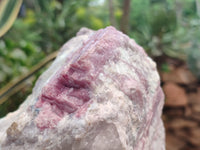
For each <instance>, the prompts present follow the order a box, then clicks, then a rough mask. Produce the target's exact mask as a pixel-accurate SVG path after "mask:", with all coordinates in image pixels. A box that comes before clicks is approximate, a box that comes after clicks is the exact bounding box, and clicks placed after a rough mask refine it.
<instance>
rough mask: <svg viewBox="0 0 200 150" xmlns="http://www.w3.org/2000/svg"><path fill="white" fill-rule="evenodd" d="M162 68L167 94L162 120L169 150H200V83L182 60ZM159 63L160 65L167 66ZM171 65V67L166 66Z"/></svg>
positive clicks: (161, 72) (160, 70) (162, 83)
mask: <svg viewBox="0 0 200 150" xmlns="http://www.w3.org/2000/svg"><path fill="white" fill-rule="evenodd" d="M162 61H165V66H167V68H166V67H165V68H163V65H159V66H158V68H159V73H160V76H161V81H162V82H161V85H162V87H163V91H164V93H165V106H164V109H163V115H162V118H163V120H164V125H165V130H166V149H167V150H200V82H199V80H197V78H196V77H195V76H194V75H193V74H192V73H191V72H190V71H189V69H188V67H187V65H186V64H185V63H184V62H182V61H179V60H175V59H169V58H167V59H165V60H162ZM162 61H161V60H159V59H157V60H156V62H157V64H163V62H162ZM166 62H167V63H166Z"/></svg>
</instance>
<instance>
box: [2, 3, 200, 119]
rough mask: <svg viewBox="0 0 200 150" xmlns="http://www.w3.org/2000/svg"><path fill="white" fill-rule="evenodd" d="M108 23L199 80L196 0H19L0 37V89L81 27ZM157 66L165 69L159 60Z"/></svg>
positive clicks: (22, 93) (14, 102)
mask: <svg viewBox="0 0 200 150" xmlns="http://www.w3.org/2000/svg"><path fill="white" fill-rule="evenodd" d="M108 25H113V26H115V27H116V28H117V29H119V30H121V31H123V32H124V33H126V34H128V35H129V36H130V37H132V38H134V39H135V40H136V41H137V42H138V43H139V44H140V45H142V46H143V47H144V48H145V49H146V51H147V53H148V54H149V55H150V56H151V57H152V58H157V57H161V56H165V57H173V58H176V59H181V60H183V61H185V62H186V63H187V64H188V66H189V68H190V69H191V70H192V72H193V73H194V74H195V75H196V76H197V77H198V78H199V79H200V71H199V70H200V59H199V58H200V50H199V49H200V1H199V0H81V1H75V0H34V1H29V0H24V1H23V5H22V7H21V10H20V13H19V15H18V18H17V19H16V21H15V22H14V25H13V27H12V28H11V29H10V30H9V31H8V32H7V33H6V34H5V35H4V36H3V37H2V38H1V39H0V89H1V90H2V89H3V88H4V87H5V85H6V84H8V83H9V82H13V81H14V80H17V79H18V78H19V77H20V76H21V75H23V74H26V73H28V72H29V71H30V70H31V68H33V66H35V65H37V64H40V62H41V61H42V60H43V59H44V58H45V57H46V56H47V55H49V54H51V53H53V52H54V51H56V50H58V49H59V48H60V47H61V46H62V45H63V44H64V43H65V42H66V41H67V40H69V39H70V38H71V37H73V36H75V34H76V32H77V31H78V30H79V29H80V28H81V27H88V28H91V29H94V30H97V29H100V28H104V27H106V26H108ZM161 66H162V68H163V69H164V70H165V71H167V68H168V66H167V65H165V63H163V64H161ZM44 69H45V68H44ZM44 69H43V70H44ZM43 70H40V71H39V72H37V73H35V74H34V76H32V77H31V78H30V79H29V80H27V81H26V82H25V83H23V86H21V87H20V89H19V90H18V91H16V92H15V93H14V95H12V96H11V97H9V100H8V101H6V102H5V103H3V104H2V105H0V117H2V116H4V115H5V114H7V113H8V112H10V111H13V110H15V109H16V108H17V107H18V106H19V104H20V103H21V102H22V101H23V100H24V99H25V97H26V96H27V95H28V94H30V92H31V88H32V86H33V85H34V82H35V80H36V79H37V77H38V76H39V75H40V73H42V71H43ZM8 106H9V107H8Z"/></svg>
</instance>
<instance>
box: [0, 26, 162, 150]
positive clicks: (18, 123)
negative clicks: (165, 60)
mask: <svg viewBox="0 0 200 150" xmlns="http://www.w3.org/2000/svg"><path fill="white" fill-rule="evenodd" d="M163 99H164V96H163V92H162V90H161V87H160V78H159V75H158V73H157V70H156V64H155V63H154V62H153V61H152V60H151V58H149V57H148V56H147V55H146V53H145V52H144V50H143V48H142V47H140V46H139V45H137V44H136V43H135V41H134V40H132V39H130V38H129V37H128V36H126V35H124V34H123V33H121V32H119V31H117V30H116V29H115V28H113V27H107V28H105V29H101V30H98V31H96V32H95V31H92V30H89V29H86V28H82V29H81V30H80V31H79V32H78V33H77V36H76V37H75V38H72V39H71V40H70V41H68V42H67V43H66V44H65V45H64V46H63V47H62V48H61V50H60V53H59V55H58V57H57V58H56V60H55V61H54V63H53V64H52V65H51V66H50V68H49V69H48V70H47V71H46V72H44V73H43V74H42V75H41V76H40V78H39V79H38V81H37V83H36V86H35V87H34V89H33V92H32V94H31V95H30V96H29V97H28V98H27V100H26V101H25V102H24V103H23V104H22V105H21V107H20V108H19V109H18V110H17V111H16V112H14V113H10V114H8V115H7V116H6V117H5V118H3V119H1V120H0V137H1V139H0V147H1V148H0V149H2V150H7V149H12V150H13V149H16V150H18V149H29V150H36V149H37V150H40V149H41V150H43V149H45V150H49V149H51V150H55V149H56V150H57V149H58V150H59V149H60V150H61V149H63V150H105V149H106V150H122V149H125V150H155V149H156V150H164V149H165V134H164V127H163V123H162V120H161V112H162V107H163V102H164V101H163Z"/></svg>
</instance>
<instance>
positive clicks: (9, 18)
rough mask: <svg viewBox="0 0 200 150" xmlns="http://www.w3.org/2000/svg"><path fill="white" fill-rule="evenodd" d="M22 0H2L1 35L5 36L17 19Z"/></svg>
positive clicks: (0, 10)
mask: <svg viewBox="0 0 200 150" xmlns="http://www.w3.org/2000/svg"><path fill="white" fill-rule="evenodd" d="M21 4H22V0H1V1H0V37H1V36H3V35H4V34H5V33H6V32H7V31H8V30H9V29H10V27H11V26H12V24H13V22H14V21H15V19H16V17H17V14H18V12H19V9H20V7H21Z"/></svg>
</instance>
